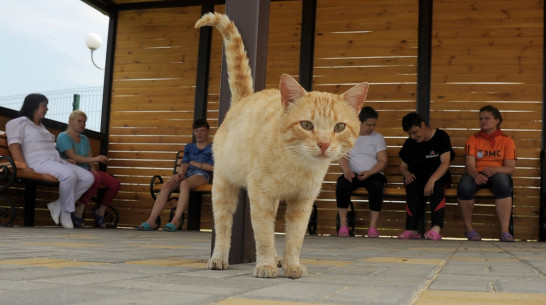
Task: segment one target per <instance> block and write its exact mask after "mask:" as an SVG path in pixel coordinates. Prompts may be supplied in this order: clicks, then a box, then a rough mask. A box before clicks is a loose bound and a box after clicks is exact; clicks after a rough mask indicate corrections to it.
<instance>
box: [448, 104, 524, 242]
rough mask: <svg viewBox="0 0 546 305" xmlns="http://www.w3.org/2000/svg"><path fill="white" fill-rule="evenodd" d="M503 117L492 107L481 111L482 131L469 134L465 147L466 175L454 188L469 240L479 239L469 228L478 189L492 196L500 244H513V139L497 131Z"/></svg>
mask: <svg viewBox="0 0 546 305" xmlns="http://www.w3.org/2000/svg"><path fill="white" fill-rule="evenodd" d="M501 123H502V116H501V114H500V112H499V110H498V109H497V108H496V107H493V106H491V105H488V106H485V107H482V108H481V109H480V128H481V130H480V131H479V132H478V133H476V134H473V135H471V136H470V137H469V138H468V140H467V141H466V145H465V157H464V158H465V168H466V174H464V175H463V176H462V177H461V180H460V181H459V186H458V188H457V199H458V201H459V208H460V209H461V215H462V217H463V222H464V226H465V230H466V231H465V236H466V238H467V239H468V240H472V241H478V240H481V237H480V235H479V234H478V233H477V232H476V231H475V230H474V228H473V227H472V211H473V210H474V194H475V193H476V191H477V190H478V189H481V188H484V187H486V188H489V189H490V190H491V192H493V194H495V206H496V210H497V216H498V217H499V222H500V229H501V235H500V241H506V242H513V241H514V237H513V236H512V234H510V232H509V230H508V227H509V226H510V215H511V214H512V185H511V178H510V176H511V175H512V174H513V173H514V169H515V168H516V145H515V144H514V140H512V138H510V137H509V136H507V135H505V134H504V133H502V132H501V130H500V125H501Z"/></svg>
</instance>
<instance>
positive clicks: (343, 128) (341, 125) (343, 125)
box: [334, 123, 345, 132]
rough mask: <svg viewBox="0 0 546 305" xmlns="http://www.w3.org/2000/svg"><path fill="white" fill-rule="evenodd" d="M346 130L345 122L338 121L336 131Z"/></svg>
mask: <svg viewBox="0 0 546 305" xmlns="http://www.w3.org/2000/svg"><path fill="white" fill-rule="evenodd" d="M343 130H345V124H343V123H337V124H336V126H334V132H342V131H343Z"/></svg>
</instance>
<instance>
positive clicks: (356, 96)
mask: <svg viewBox="0 0 546 305" xmlns="http://www.w3.org/2000/svg"><path fill="white" fill-rule="evenodd" d="M366 95H368V83H360V84H358V85H356V86H354V87H352V88H351V89H349V90H347V91H345V93H343V94H342V95H341V96H342V97H343V99H344V100H345V101H346V102H347V103H348V104H349V105H350V106H351V107H352V108H353V109H354V110H355V113H359V112H360V109H362V105H363V104H364V101H365V100H366Z"/></svg>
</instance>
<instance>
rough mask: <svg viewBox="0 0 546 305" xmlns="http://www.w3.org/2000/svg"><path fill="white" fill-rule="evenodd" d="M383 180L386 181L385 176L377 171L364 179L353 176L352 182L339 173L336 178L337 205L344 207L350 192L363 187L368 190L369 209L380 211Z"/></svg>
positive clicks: (346, 204) (348, 199) (349, 198)
mask: <svg viewBox="0 0 546 305" xmlns="http://www.w3.org/2000/svg"><path fill="white" fill-rule="evenodd" d="M385 182H387V178H385V176H384V175H383V174H379V173H377V174H374V175H372V176H370V177H368V178H367V179H366V180H358V178H357V177H354V178H353V181H352V182H350V181H347V179H345V176H344V175H341V176H340V177H339V178H337V184H336V202H337V207H338V208H340V209H346V208H347V207H348V206H349V203H350V202H351V193H352V192H353V191H354V190H356V189H357V188H359V187H365V188H366V189H367V190H368V198H369V202H370V210H372V211H381V206H382V205H383V188H384V187H385Z"/></svg>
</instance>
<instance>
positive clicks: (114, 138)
mask: <svg viewBox="0 0 546 305" xmlns="http://www.w3.org/2000/svg"><path fill="white" fill-rule="evenodd" d="M200 10H201V8H200V7H191V8H175V9H172V8H171V9H149V10H140V11H123V12H120V17H119V21H118V23H119V26H118V41H117V44H116V56H115V61H114V65H115V66H114V85H113V97H112V113H111V123H110V137H109V139H110V146H109V155H110V157H111V158H112V161H111V162H110V165H109V169H108V171H109V172H110V173H112V174H114V175H116V176H117V177H118V178H119V179H120V180H121V181H122V189H121V191H120V194H119V195H118V196H117V198H116V202H115V203H114V204H115V206H116V208H118V210H120V215H121V217H120V225H122V226H123V225H128V226H133V225H137V224H139V223H140V222H142V221H144V220H145V219H146V218H147V216H148V214H149V212H150V209H151V207H152V205H153V200H152V199H151V196H150V194H149V191H148V189H149V182H150V178H151V177H152V176H153V175H156V174H158V175H162V176H163V177H164V178H168V177H170V175H171V173H172V164H173V160H174V156H175V153H176V151H178V150H182V149H183V146H184V144H185V143H188V142H190V141H191V140H192V138H191V134H192V130H191V122H192V119H193V101H194V85H195V70H196V65H197V62H196V61H197V46H198V38H199V36H198V35H199V31H198V30H195V29H194V28H193V25H194V24H195V21H197V19H198V18H199V17H200V13H201V12H200ZM215 11H216V12H224V11H225V8H224V6H220V5H218V6H215ZM300 27H301V3H300V2H298V1H286V2H272V3H271V17H270V32H269V41H268V46H269V48H268V51H269V56H268V64H267V65H268V70H267V76H266V79H267V84H266V86H267V87H268V88H276V87H278V82H279V79H280V75H281V74H282V73H290V74H292V75H297V74H298V67H299V39H300V31H301V29H300ZM135 54H137V55H138V56H137V58H136V57H135ZM221 61H222V37H221V35H219V33H218V32H217V31H216V30H214V31H213V32H212V48H211V61H210V74H209V89H208V92H209V93H208V97H207V98H208V101H207V120H208V121H209V123H210V125H211V139H212V137H213V135H214V132H215V130H216V128H217V126H218V101H219V92H220V72H221ZM175 204H176V203H175V202H171V203H169V205H168V206H167V208H168V209H170V208H171V207H174V206H175ZM201 212H202V217H201V228H202V229H210V228H211V227H212V222H211V207H210V196H207V195H205V196H204V197H203V205H202V211H201ZM279 214H280V215H282V213H279ZM161 218H162V221H163V223H165V221H166V220H167V218H168V213H167V212H164V213H163V214H162V215H161ZM282 223H283V221H282V219H280V222H279V223H278V229H279V230H280V231H282V230H284V228H283V225H282Z"/></svg>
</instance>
